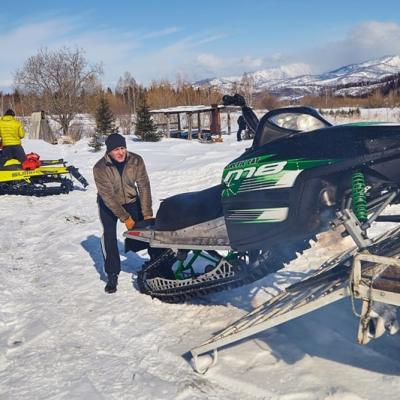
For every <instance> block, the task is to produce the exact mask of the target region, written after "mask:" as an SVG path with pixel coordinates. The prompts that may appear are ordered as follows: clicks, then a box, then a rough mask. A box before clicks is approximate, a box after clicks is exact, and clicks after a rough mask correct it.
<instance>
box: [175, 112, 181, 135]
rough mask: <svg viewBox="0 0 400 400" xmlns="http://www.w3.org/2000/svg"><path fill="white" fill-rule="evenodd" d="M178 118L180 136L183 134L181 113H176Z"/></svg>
mask: <svg viewBox="0 0 400 400" xmlns="http://www.w3.org/2000/svg"><path fill="white" fill-rule="evenodd" d="M176 117H177V118H178V131H179V134H180V133H181V114H180V113H176Z"/></svg>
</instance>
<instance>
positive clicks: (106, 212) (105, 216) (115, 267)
mask: <svg viewBox="0 0 400 400" xmlns="http://www.w3.org/2000/svg"><path fill="white" fill-rule="evenodd" d="M97 203H98V205H99V213H100V221H101V223H102V225H103V230H104V233H103V237H102V243H101V244H102V250H103V258H104V271H105V272H106V274H108V275H109V274H119V273H120V272H121V260H120V258H119V251H118V240H117V222H118V218H117V216H116V215H114V213H113V212H112V211H111V210H110V209H109V208H108V207H107V206H106V205H105V203H104V201H103V200H102V199H101V198H100V197H98V198H97ZM123 207H124V208H125V210H126V211H127V212H128V213H129V214H130V215H131V217H132V218H133V219H134V220H135V221H136V222H137V221H142V220H143V214H142V210H141V208H140V202H139V201H138V200H137V201H135V202H134V203H129V204H124V205H123Z"/></svg>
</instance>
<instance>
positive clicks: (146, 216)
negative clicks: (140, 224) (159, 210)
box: [143, 215, 154, 221]
mask: <svg viewBox="0 0 400 400" xmlns="http://www.w3.org/2000/svg"><path fill="white" fill-rule="evenodd" d="M153 218H154V217H153V216H152V215H145V216H144V217H143V219H144V220H145V221H146V219H153Z"/></svg>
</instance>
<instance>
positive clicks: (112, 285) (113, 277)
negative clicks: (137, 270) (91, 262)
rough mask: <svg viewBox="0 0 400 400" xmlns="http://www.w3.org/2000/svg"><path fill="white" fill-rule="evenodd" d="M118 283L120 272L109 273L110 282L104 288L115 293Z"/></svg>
mask: <svg viewBox="0 0 400 400" xmlns="http://www.w3.org/2000/svg"><path fill="white" fill-rule="evenodd" d="M117 285H118V274H109V275H108V282H107V285H106V286H105V288H104V290H105V291H106V292H107V293H115V292H116V291H117Z"/></svg>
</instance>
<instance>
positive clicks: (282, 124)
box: [252, 107, 332, 149]
mask: <svg viewBox="0 0 400 400" xmlns="http://www.w3.org/2000/svg"><path fill="white" fill-rule="evenodd" d="M328 126H332V124H331V123H330V122H328V121H327V120H325V119H324V118H323V117H322V116H321V115H320V114H318V112H317V111H316V110H315V109H313V108H311V107H286V108H277V109H275V110H271V111H269V112H268V113H267V114H265V115H264V116H263V117H262V118H261V120H260V123H259V124H258V126H257V131H256V134H255V137H254V141H253V146H252V148H253V149H255V148H257V147H260V146H263V145H264V144H266V143H269V142H272V141H274V140H277V139H282V138H285V137H288V136H291V135H293V134H296V133H299V132H311V131H315V130H317V129H321V128H327V127H328Z"/></svg>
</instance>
